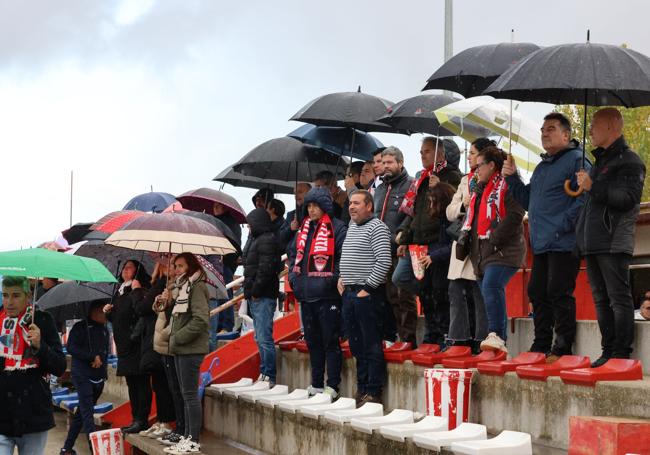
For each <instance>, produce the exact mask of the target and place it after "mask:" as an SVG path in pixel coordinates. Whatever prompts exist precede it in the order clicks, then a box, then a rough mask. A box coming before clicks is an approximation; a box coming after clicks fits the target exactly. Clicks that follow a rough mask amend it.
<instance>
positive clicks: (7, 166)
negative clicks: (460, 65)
mask: <svg viewBox="0 0 650 455" xmlns="http://www.w3.org/2000/svg"><path fill="white" fill-rule="evenodd" d="M612 5H614V6H612ZM649 13H650V3H649V2H647V1H644V0H635V1H632V0H623V1H619V2H611V1H608V0H582V1H566V0H561V1H557V0H547V1H543V2H530V1H521V0H512V1H500V0H493V1H489V2H488V1H482V0H481V1H479V0H476V1H470V0H456V1H455V2H454V52H459V51H461V50H463V49H465V48H467V47H471V46H475V45H480V44H490V43H496V42H503V41H509V40H510V29H511V28H514V29H515V30H516V32H515V34H516V35H515V36H516V41H529V42H534V43H537V44H539V45H542V46H546V45H553V44H560V43H568V42H583V41H584V40H585V38H586V30H587V29H591V38H592V41H593V42H603V43H609V44H616V45H620V44H622V43H627V44H628V45H629V46H630V47H631V48H632V49H635V50H637V51H640V52H642V53H644V54H646V55H650V39H649V38H650V32H648V27H647V18H648V15H649ZM443 21H444V1H443V0H426V1H424V0H423V1H407V0H404V1H402V2H393V1H388V0H354V1H349V0H348V1H344V0H330V1H327V2H307V1H304V0H295V1H276V2H269V1H253V0H248V1H245V2H222V1H215V0H176V1H171V0H165V1H155V0H121V1H120V0H94V1H91V0H59V1H52V0H20V1H19V0H0V150H1V157H0V163H1V164H0V172H1V174H0V192H1V194H2V195H3V197H4V204H3V210H4V215H3V217H2V221H3V222H2V231H1V232H2V235H1V236H0V250H8V249H16V248H20V247H27V246H34V245H36V244H38V243H40V242H43V241H47V240H52V239H53V238H54V237H56V235H57V233H58V232H59V231H61V230H62V229H65V228H66V227H67V226H68V217H69V185H70V171H71V170H74V175H75V182H74V183H75V188H74V210H73V222H81V221H95V220H96V219H98V218H99V217H101V216H102V215H104V214H106V213H107V212H110V211H113V210H119V209H121V208H122V206H123V205H124V204H125V203H126V202H127V201H128V200H129V199H130V198H131V197H132V196H134V195H136V194H139V193H142V192H145V191H149V189H150V188H151V187H153V189H154V190H157V191H167V192H170V193H173V194H180V193H182V192H184V191H187V190H189V189H193V188H198V187H201V186H208V187H213V188H218V187H219V185H217V182H213V181H212V178H213V177H214V176H215V175H216V174H217V173H219V172H220V171H221V170H222V169H223V168H225V167H226V166H228V165H229V164H232V163H233V162H234V161H236V160H237V159H238V158H239V157H241V156H242V155H243V154H245V153H246V152H248V151H249V150H250V149H251V148H253V147H254V146H255V145H257V144H259V143H260V142H263V141H265V140H268V139H270V138H273V137H277V136H283V135H285V134H286V133H288V132H289V131H291V130H293V129H294V128H296V127H297V126H299V124H298V123H295V122H288V121H287V119H288V118H289V117H290V116H291V115H292V114H294V113H295V112H296V111H297V110H298V109H299V108H300V107H302V106H303V105H304V104H306V103H307V102H308V101H310V100H311V99H313V98H315V97H317V96H319V95H322V94H325V93H330V92H340V91H353V90H356V88H357V86H358V85H361V87H362V90H363V91H364V92H367V93H370V94H373V95H378V96H382V97H384V98H387V99H389V100H392V101H399V100H401V99H403V98H407V97H409V96H413V95H416V94H417V93H418V92H419V91H420V90H421V88H422V87H423V85H424V83H425V81H426V79H427V78H428V77H429V76H430V75H431V74H432V73H433V72H434V71H435V70H436V69H437V68H438V66H440V65H441V64H442V62H443V37H444V36H443V35H444V34H443ZM549 109H550V106H541V107H540V106H539V105H537V106H528V105H524V106H522V107H521V110H522V111H523V112H525V113H527V114H528V115H531V116H540V115H542V114H543V113H544V112H545V111H546V110H549ZM378 136H379V138H380V139H381V140H382V141H383V142H384V144H386V145H389V144H394V145H397V146H399V147H400V148H402V150H404V152H405V153H406V155H407V158H406V163H407V167H408V168H409V169H410V170H411V171H412V172H414V171H416V170H417V168H418V167H419V158H418V155H417V151H418V150H419V140H420V137H418V135H415V136H414V137H412V138H408V137H404V136H398V135H387V134H380V135H378ZM226 188H227V189H228V190H229V191H232V193H233V194H235V195H236V196H237V197H238V198H239V199H240V201H241V202H242V205H243V206H244V208H245V209H246V210H249V209H251V208H252V205H251V202H250V196H251V195H252V193H253V191H252V190H247V189H233V188H232V187H226ZM286 200H288V199H285V201H286Z"/></svg>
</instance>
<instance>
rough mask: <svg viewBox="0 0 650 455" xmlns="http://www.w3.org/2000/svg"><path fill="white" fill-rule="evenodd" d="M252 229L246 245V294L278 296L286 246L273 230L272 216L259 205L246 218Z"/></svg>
mask: <svg viewBox="0 0 650 455" xmlns="http://www.w3.org/2000/svg"><path fill="white" fill-rule="evenodd" d="M246 221H247V222H248V226H249V228H250V232H249V235H248V241H247V242H246V246H245V247H244V296H245V297H246V298H247V299H250V298H253V297H254V298H261V297H268V298H273V299H274V298H277V297H278V273H280V271H281V270H282V262H281V261H280V257H281V256H282V253H283V251H284V247H283V246H282V245H280V244H279V243H278V241H277V239H276V237H275V235H274V234H273V232H272V226H271V218H270V216H269V214H268V213H267V212H266V210H264V209H261V208H258V209H255V210H253V211H252V212H250V213H249V214H248V216H247V217H246Z"/></svg>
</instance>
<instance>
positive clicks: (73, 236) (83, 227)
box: [61, 223, 93, 245]
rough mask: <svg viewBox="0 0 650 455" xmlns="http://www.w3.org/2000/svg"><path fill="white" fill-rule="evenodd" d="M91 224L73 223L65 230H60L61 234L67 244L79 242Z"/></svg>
mask: <svg viewBox="0 0 650 455" xmlns="http://www.w3.org/2000/svg"><path fill="white" fill-rule="evenodd" d="M92 225H93V223H77V224H73V225H72V226H70V227H69V228H68V229H66V230H65V231H62V232H61V235H63V238H64V239H66V240H67V241H68V244H69V245H72V244H73V243H77V242H80V241H81V240H82V239H83V238H84V236H85V235H87V234H88V233H90V226H92Z"/></svg>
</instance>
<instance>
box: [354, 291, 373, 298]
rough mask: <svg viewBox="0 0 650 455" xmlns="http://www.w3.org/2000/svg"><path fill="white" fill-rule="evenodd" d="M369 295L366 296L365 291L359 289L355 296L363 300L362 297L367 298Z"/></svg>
mask: <svg viewBox="0 0 650 455" xmlns="http://www.w3.org/2000/svg"><path fill="white" fill-rule="evenodd" d="M369 295H370V294H368V293H367V292H366V291H365V290H363V289H361V290H360V291H359V293H358V294H357V297H358V298H360V299H363V298H364V297H368V296H369Z"/></svg>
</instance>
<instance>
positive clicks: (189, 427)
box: [174, 354, 204, 442]
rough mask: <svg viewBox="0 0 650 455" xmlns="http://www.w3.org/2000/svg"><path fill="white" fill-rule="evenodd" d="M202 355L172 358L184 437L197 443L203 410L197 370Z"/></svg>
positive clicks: (201, 360)
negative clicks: (178, 389) (181, 407)
mask: <svg viewBox="0 0 650 455" xmlns="http://www.w3.org/2000/svg"><path fill="white" fill-rule="evenodd" d="M203 357H204V356H203V355H202V354H187V355H177V356H174V362H176V376H177V377H178V384H179V386H180V389H181V393H182V395H183V403H184V407H183V409H184V412H185V434H184V436H185V437H189V436H191V437H192V440H193V441H195V442H198V440H199V435H200V434H201V423H202V419H203V410H202V408H201V400H199V370H200V367H201V362H203Z"/></svg>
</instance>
